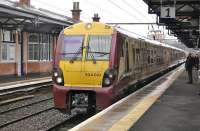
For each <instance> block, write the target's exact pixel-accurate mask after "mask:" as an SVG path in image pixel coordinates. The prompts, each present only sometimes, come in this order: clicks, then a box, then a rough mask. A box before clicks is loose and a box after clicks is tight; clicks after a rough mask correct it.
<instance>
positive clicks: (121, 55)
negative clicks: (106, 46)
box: [120, 44, 124, 57]
mask: <svg viewBox="0 0 200 131" xmlns="http://www.w3.org/2000/svg"><path fill="white" fill-rule="evenodd" d="M122 47H123V48H120V57H124V44H123V45H122Z"/></svg>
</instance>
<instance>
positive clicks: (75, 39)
mask: <svg viewBox="0 0 200 131" xmlns="http://www.w3.org/2000/svg"><path fill="white" fill-rule="evenodd" d="M113 32H114V30H113V28H112V27H110V26H107V25H105V24H101V23H98V22H93V23H78V24H75V25H73V26H71V27H68V28H66V29H64V30H63V31H62V32H61V33H60V36H59V38H58V42H57V45H56V52H55V58H54V69H53V81H54V88H53V93H54V103H55V107H56V108H59V109H65V110H69V111H70V110H72V109H74V108H86V109H93V110H94V109H103V108H105V107H107V106H109V105H110V104H111V103H112V99H113V83H114V81H115V80H116V77H117V76H116V75H117V72H116V70H115V69H114V68H113V63H114V60H113V58H114V57H115V56H114V55H115V53H114V52H115V46H114V44H113V43H115V38H114V37H113Z"/></svg>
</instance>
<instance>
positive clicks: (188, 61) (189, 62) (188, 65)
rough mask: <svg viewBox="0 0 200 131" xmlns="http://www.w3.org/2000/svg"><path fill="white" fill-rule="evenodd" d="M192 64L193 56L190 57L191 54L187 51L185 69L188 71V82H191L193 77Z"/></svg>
mask: <svg viewBox="0 0 200 131" xmlns="http://www.w3.org/2000/svg"><path fill="white" fill-rule="evenodd" d="M193 66H194V58H193V57H192V54H191V53H189V55H188V57H187V59H186V62H185V69H186V71H187V72H188V79H189V81H188V83H189V84H192V83H193V78H192V68H193Z"/></svg>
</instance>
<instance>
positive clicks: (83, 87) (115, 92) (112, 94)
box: [53, 22, 185, 110]
mask: <svg viewBox="0 0 200 131" xmlns="http://www.w3.org/2000/svg"><path fill="white" fill-rule="evenodd" d="M55 51H56V52H55V58H54V69H53V81H54V88H53V93H54V103H55V107H56V108H58V109H64V110H71V109H73V108H86V109H88V110H90V109H91V110H96V109H98V110H99V109H100V110H101V109H104V108H106V107H108V106H109V105H111V104H112V103H113V102H114V101H116V100H117V99H118V98H119V96H120V95H121V94H122V93H123V90H125V89H126V88H128V87H129V85H131V84H133V83H134V82H136V81H138V80H140V79H145V78H147V77H149V76H151V75H152V74H154V73H157V72H159V71H160V70H163V69H167V68H168V66H170V65H171V64H174V63H175V62H177V61H178V60H181V59H184V57H185V53H184V52H183V51H182V50H180V49H176V48H172V47H170V46H166V45H163V44H161V43H158V42H153V41H150V40H144V39H138V38H137V37H135V36H133V34H132V33H130V32H126V31H124V30H123V29H120V28H115V27H112V26H109V25H106V24H103V23H99V22H92V23H83V22H81V23H78V24H74V25H72V26H70V27H68V28H65V29H64V30H63V31H62V32H61V33H60V35H59V38H58V42H57V45H56V49H55Z"/></svg>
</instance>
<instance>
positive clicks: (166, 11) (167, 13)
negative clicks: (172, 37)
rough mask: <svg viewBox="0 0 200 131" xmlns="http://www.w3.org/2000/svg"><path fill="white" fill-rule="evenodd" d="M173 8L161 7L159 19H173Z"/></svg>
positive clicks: (174, 16)
mask: <svg viewBox="0 0 200 131" xmlns="http://www.w3.org/2000/svg"><path fill="white" fill-rule="evenodd" d="M175 11H176V9H175V7H173V6H168V7H167V6H166V7H162V6H161V9H160V12H161V13H160V18H169V19H175V18H176V15H175Z"/></svg>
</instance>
